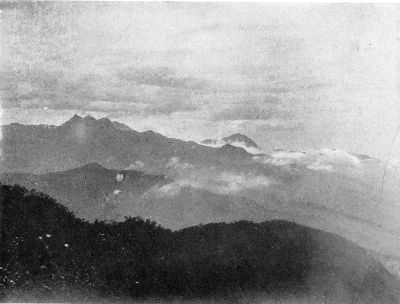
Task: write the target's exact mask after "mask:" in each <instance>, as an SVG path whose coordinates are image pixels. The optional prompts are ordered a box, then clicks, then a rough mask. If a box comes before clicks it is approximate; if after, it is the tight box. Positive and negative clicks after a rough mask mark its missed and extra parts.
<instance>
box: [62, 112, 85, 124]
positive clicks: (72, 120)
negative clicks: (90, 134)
mask: <svg viewBox="0 0 400 304" xmlns="http://www.w3.org/2000/svg"><path fill="white" fill-rule="evenodd" d="M82 119H83V118H82V117H81V116H79V115H78V114H75V115H74V116H72V117H71V118H70V119H68V120H67V121H66V122H64V123H63V125H70V124H74V123H77V122H80V121H82Z"/></svg>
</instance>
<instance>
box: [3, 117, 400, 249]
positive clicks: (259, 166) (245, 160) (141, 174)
mask: <svg viewBox="0 0 400 304" xmlns="http://www.w3.org/2000/svg"><path fill="white" fill-rule="evenodd" d="M227 138H228V140H227V142H225V140H226V138H225V139H224V143H223V145H222V146H220V147H209V146H206V145H204V144H199V143H196V142H193V141H183V140H179V139H174V138H168V137H165V136H163V135H161V134H158V133H156V132H153V131H145V132H138V131H135V130H133V129H131V128H130V127H128V126H126V125H124V124H121V123H118V122H113V121H111V120H109V119H107V118H102V119H95V118H93V117H91V116H86V117H80V116H78V115H75V116H73V117H72V118H71V119H69V120H68V121H66V122H65V123H64V124H62V125H60V126H47V125H22V124H15V123H14V124H10V125H6V126H3V127H2V138H1V147H2V154H1V156H0V168H1V172H2V174H1V175H0V182H1V183H3V184H14V183H17V184H20V185H23V186H26V187H28V188H31V189H32V188H34V189H37V190H38V191H41V192H44V193H47V194H49V195H51V196H53V197H54V198H56V199H57V200H59V201H60V202H62V203H63V204H64V205H66V206H68V207H69V208H70V209H71V210H72V211H73V212H74V213H75V214H76V215H77V216H79V217H82V218H85V219H88V220H91V221H92V220H94V219H96V218H99V219H105V220H123V218H124V217H125V216H129V215H131V216H136V215H140V216H143V217H146V218H150V219H153V220H156V221H157V222H159V223H160V224H162V225H163V226H165V227H168V228H171V229H180V228H183V227H188V226H192V225H195V224H199V223H210V222H216V221H228V222H230V221H235V220H239V219H248V220H252V221H256V222H260V221H263V220H268V219H274V218H279V219H287V220H291V221H296V222H298V223H300V224H304V225H307V226H311V227H314V228H318V229H322V230H325V231H331V232H336V233H339V234H341V235H342V236H344V237H346V238H349V239H351V240H352V241H355V242H357V243H358V244H360V245H362V246H364V247H366V248H370V249H373V250H375V251H378V252H379V253H384V254H388V255H394V256H397V253H398V252H400V242H398V239H399V235H400V224H399V222H398V218H399V216H400V206H399V204H398V197H399V194H400V189H399V187H400V186H399V185H400V183H399V182H398V181H400V178H399V177H398V174H397V173H396V171H395V170H391V169H390V168H388V170H387V172H386V180H385V185H384V186H385V187H384V191H380V189H382V188H381V185H382V184H381V176H382V172H383V168H384V163H383V162H380V161H379V160H377V159H374V158H372V157H369V156H366V155H361V154H352V153H349V152H346V151H343V150H334V149H324V150H315V151H288V150H275V151H273V152H272V153H270V154H266V153H256V154H255V153H249V151H246V149H245V148H247V149H249V147H248V146H246V145H245V143H246V142H247V143H248V144H249V145H250V148H255V147H256V146H257V145H254V144H253V143H252V141H251V142H250V140H247V139H246V138H247V137H244V135H240V134H234V135H233V136H231V137H227ZM229 138H230V139H229ZM229 142H230V143H229ZM237 142H242V143H243V145H244V147H245V146H246V147H245V148H243V147H238V146H235V145H234V143H237ZM117 176H118V177H117ZM121 178H122V179H121ZM119 179H121V180H120V181H118V180H119Z"/></svg>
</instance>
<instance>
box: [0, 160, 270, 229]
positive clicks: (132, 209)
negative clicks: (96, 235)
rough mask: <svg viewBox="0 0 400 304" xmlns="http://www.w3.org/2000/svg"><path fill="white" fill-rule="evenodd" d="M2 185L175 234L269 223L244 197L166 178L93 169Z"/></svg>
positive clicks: (13, 176)
mask: <svg viewBox="0 0 400 304" xmlns="http://www.w3.org/2000/svg"><path fill="white" fill-rule="evenodd" d="M0 182H1V183H2V184H9V185H13V184H18V185H21V186H24V187H26V188H29V189H36V190H37V191H40V192H43V193H46V194H48V195H50V196H52V197H54V198H56V199H57V200H58V201H59V202H60V203H62V204H63V205H65V206H67V207H68V208H69V209H70V210H72V211H73V212H74V214H76V215H77V216H78V217H80V218H83V219H86V220H90V221H93V220H95V219H99V220H115V221H122V220H123V219H124V217H125V216H141V217H146V218H150V219H152V220H156V221H157V222H158V223H160V224H162V225H163V226H165V227H167V228H171V229H178V228H183V227H188V226H192V225H196V224H198V223H211V222H216V221H228V222H232V221H234V220H240V219H248V220H256V221H262V220H265V219H266V218H267V212H266V210H265V209H264V208H263V207H261V206H259V205H258V204H256V203H255V202H254V201H252V200H250V199H247V198H244V197H240V196H231V195H222V194H216V193H212V192H210V191H207V190H203V189H196V188H193V187H190V186H189V185H187V186H184V187H181V186H180V185H176V184H175V183H174V182H173V180H172V179H170V178H168V177H167V176H164V175H151V174H145V173H143V172H140V171H132V170H121V171H118V170H114V169H106V168H104V167H103V166H101V165H99V164H97V163H90V164H88V165H85V166H83V167H79V168H75V169H72V170H67V171H60V172H53V173H47V174H42V175H34V174H23V173H3V174H0Z"/></svg>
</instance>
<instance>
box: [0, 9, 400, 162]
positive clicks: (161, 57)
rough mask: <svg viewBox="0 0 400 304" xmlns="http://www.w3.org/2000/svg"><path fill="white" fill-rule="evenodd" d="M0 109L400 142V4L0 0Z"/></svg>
mask: <svg viewBox="0 0 400 304" xmlns="http://www.w3.org/2000/svg"><path fill="white" fill-rule="evenodd" d="M0 9H1V13H0V22H1V23H0V27H1V37H0V39H1V41H0V44H1V49H0V51H1V62H0V94H1V95H0V96H1V123H2V124H8V123H11V122H19V123H25V124H41V123H43V124H56V125H58V124H61V123H63V122H64V121H65V120H67V119H69V118H70V117H71V116H72V115H74V114H79V115H92V116H94V117H98V118H99V117H109V118H110V119H112V120H117V121H120V122H123V123H126V124H127V125H129V126H130V127H131V128H133V129H136V130H139V131H144V130H148V129H151V130H154V131H156V132H160V133H162V134H164V135H166V136H169V137H175V138H181V139H185V140H197V141H199V140H202V139H205V138H210V137H212V138H220V137H224V136H227V135H230V134H232V133H236V132H239V133H243V134H245V135H247V136H249V137H250V138H252V139H253V140H255V141H256V142H257V143H258V145H259V146H260V147H261V148H263V149H265V150H266V151H269V150H272V149H277V148H283V149H296V150H299V149H302V150H307V149H323V148H340V149H345V150H348V151H350V152H354V153H365V154H369V155H371V156H375V157H379V158H385V157H386V155H387V153H388V151H390V153H392V154H395V155H397V154H398V155H399V158H400V136H399V138H398V139H396V140H395V143H394V146H393V147H392V148H391V142H392V139H393V136H394V134H395V132H396V129H397V127H398V126H399V125H400V101H399V98H398V97H399V96H398V95H399V90H400V84H399V54H400V52H399V46H400V34H399V33H400V32H399V24H400V22H399V19H400V14H399V13H400V12H399V7H398V6H396V5H371V4H292V5H288V4H286V5H281V4H276V3H275V4H262V3H193V2H192V3H179V2H154V3H150V2H147V3H141V2H125V3H116V2H111V3H106V2H101V3H98V2H86V3H85V2H54V3H51V2H46V3H44V2H42V3H40V2H39V3H38V2H36V3H26V2H25V3H19V4H18V3H5V2H2V3H1V4H0Z"/></svg>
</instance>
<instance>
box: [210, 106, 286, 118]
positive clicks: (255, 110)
mask: <svg viewBox="0 0 400 304" xmlns="http://www.w3.org/2000/svg"><path fill="white" fill-rule="evenodd" d="M277 115H284V114H283V113H280V112H279V111H278V110H277V109H276V108H268V109H266V108H261V107H259V106H257V105H254V104H252V103H251V102H249V103H248V104H242V105H239V106H234V107H231V108H227V109H224V110H222V111H220V112H217V113H216V114H214V116H213V120H268V119H271V118H273V117H274V116H277Z"/></svg>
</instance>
